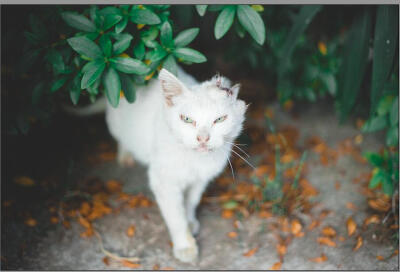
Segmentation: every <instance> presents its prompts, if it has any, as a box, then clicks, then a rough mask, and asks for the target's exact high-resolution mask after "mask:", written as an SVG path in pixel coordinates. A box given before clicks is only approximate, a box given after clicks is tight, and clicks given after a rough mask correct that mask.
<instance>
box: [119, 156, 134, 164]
mask: <svg viewBox="0 0 400 272" xmlns="http://www.w3.org/2000/svg"><path fill="white" fill-rule="evenodd" d="M118 163H119V165H121V166H123V167H133V166H135V160H134V159H133V156H132V155H130V154H127V153H125V154H123V155H119V156H118Z"/></svg>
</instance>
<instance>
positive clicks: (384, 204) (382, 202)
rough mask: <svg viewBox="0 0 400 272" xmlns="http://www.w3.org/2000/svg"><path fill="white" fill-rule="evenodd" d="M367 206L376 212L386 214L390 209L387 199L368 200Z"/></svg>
mask: <svg viewBox="0 0 400 272" xmlns="http://www.w3.org/2000/svg"><path fill="white" fill-rule="evenodd" d="M368 205H369V206H370V207H371V208H372V209H374V210H377V211H380V212H387V211H389V209H390V206H391V205H390V202H389V201H388V200H387V199H382V198H377V199H370V200H368Z"/></svg>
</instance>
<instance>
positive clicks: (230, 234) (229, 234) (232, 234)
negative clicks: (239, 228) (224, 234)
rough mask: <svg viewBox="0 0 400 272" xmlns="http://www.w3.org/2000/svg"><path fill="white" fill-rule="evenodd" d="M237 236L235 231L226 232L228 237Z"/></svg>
mask: <svg viewBox="0 0 400 272" xmlns="http://www.w3.org/2000/svg"><path fill="white" fill-rule="evenodd" d="M237 236H238V234H237V232H236V231H231V232H228V237H229V238H236V237H237Z"/></svg>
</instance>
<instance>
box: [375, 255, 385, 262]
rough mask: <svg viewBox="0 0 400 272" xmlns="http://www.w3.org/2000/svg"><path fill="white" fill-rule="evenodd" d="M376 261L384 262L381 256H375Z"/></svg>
mask: <svg viewBox="0 0 400 272" xmlns="http://www.w3.org/2000/svg"><path fill="white" fill-rule="evenodd" d="M376 259H378V260H379V261H383V260H385V258H384V257H383V256H381V255H378V256H376Z"/></svg>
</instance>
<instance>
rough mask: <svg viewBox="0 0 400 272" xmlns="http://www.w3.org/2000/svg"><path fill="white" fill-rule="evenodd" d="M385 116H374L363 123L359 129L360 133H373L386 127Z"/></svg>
mask: <svg viewBox="0 0 400 272" xmlns="http://www.w3.org/2000/svg"><path fill="white" fill-rule="evenodd" d="M386 125H387V122H386V116H375V117H373V118H370V119H368V120H367V122H365V124H364V125H363V127H362V128H361V131H362V132H374V131H378V130H382V129H384V128H385V127H386Z"/></svg>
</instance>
